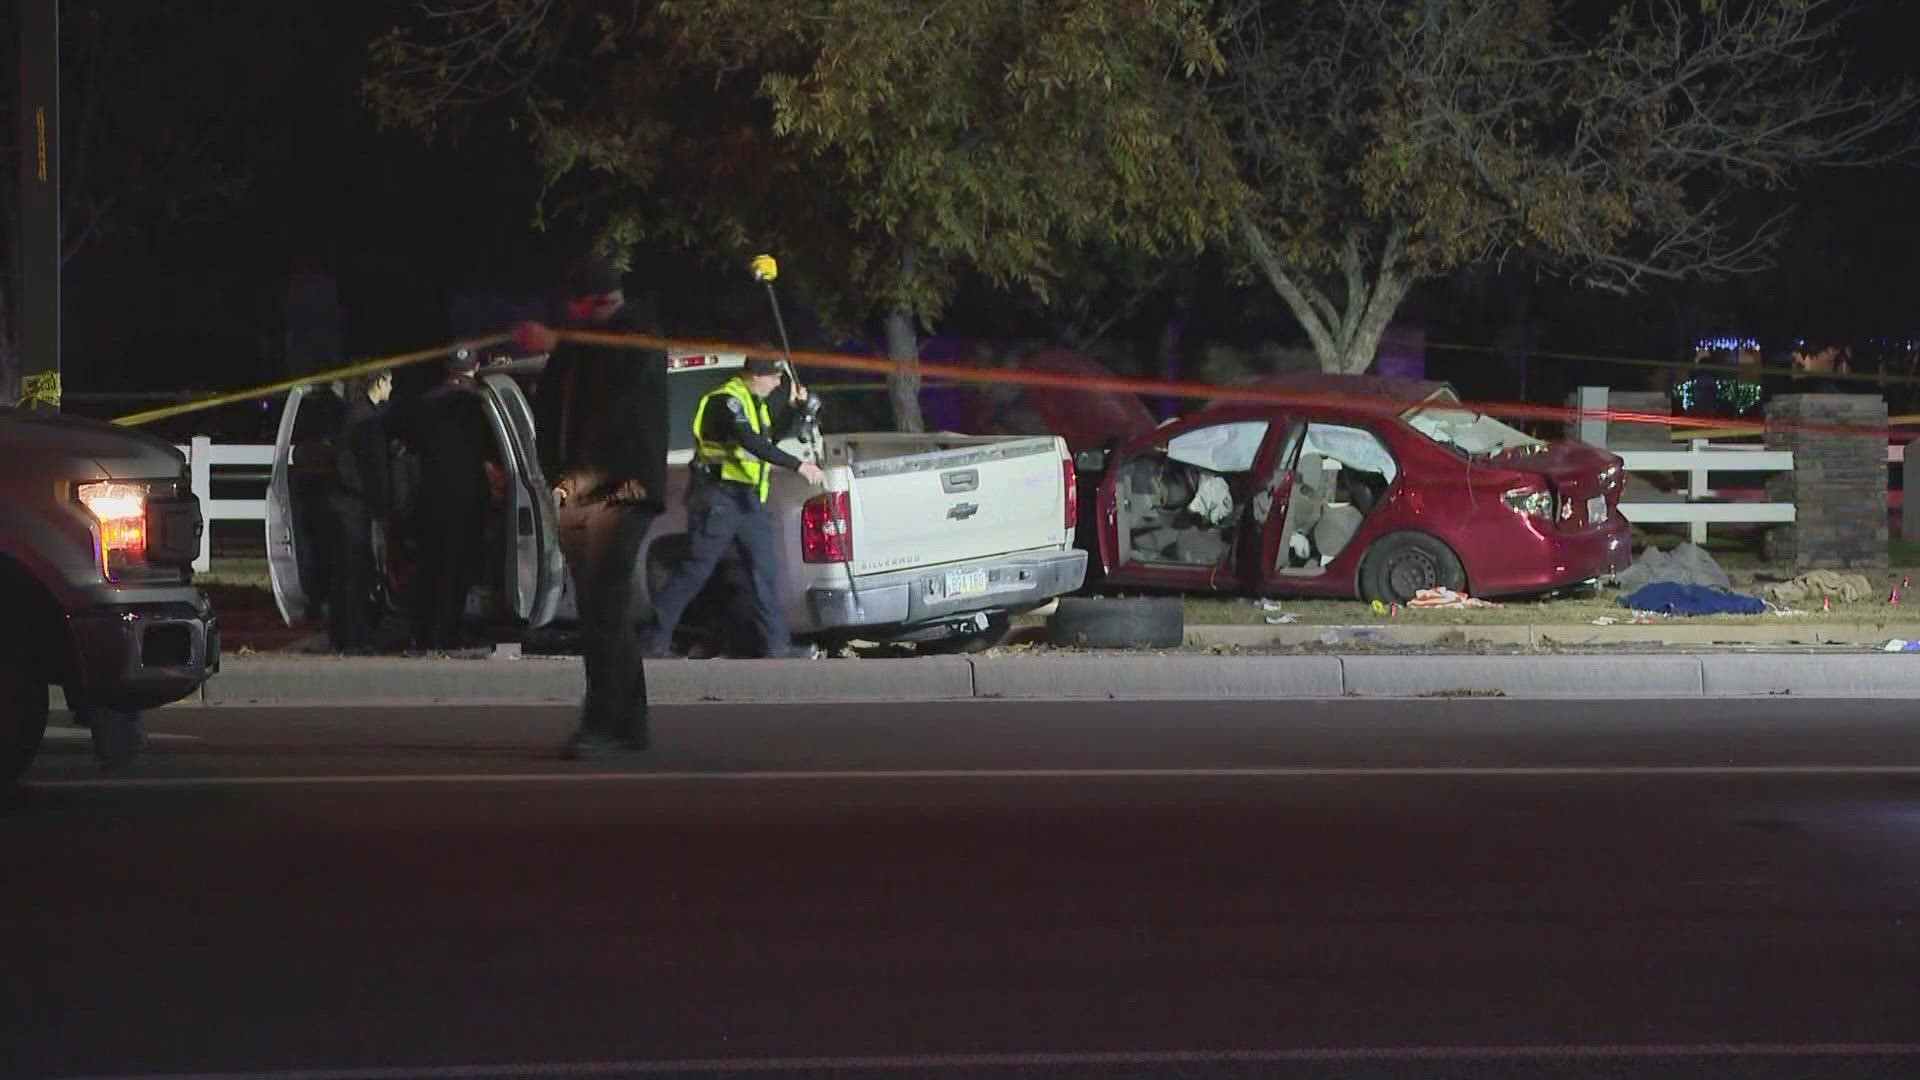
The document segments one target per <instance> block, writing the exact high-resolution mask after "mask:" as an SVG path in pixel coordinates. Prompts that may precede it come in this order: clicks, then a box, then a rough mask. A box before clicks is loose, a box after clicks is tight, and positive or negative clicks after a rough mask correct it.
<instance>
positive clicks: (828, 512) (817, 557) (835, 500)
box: [800, 491, 853, 563]
mask: <svg viewBox="0 0 1920 1080" xmlns="http://www.w3.org/2000/svg"><path fill="white" fill-rule="evenodd" d="M800 557H801V558H802V559H803V560H804V561H806V562H810V563H837V562H852V561H853V504H852V502H851V501H850V500H849V499H848V498H847V493H846V492H844V491H827V492H822V493H821V494H819V495H815V496H814V497H813V498H811V499H808V500H807V501H806V502H805V503H804V504H803V505H802V506H801V507H800Z"/></svg>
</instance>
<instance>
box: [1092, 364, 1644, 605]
mask: <svg viewBox="0 0 1920 1080" xmlns="http://www.w3.org/2000/svg"><path fill="white" fill-rule="evenodd" d="M1255 385H1259V386H1263V387H1271V388H1274V389H1279V390H1286V391H1289V392H1295V393H1302V394H1308V395H1313V396H1315V397H1321V396H1324V397H1326V398H1329V399H1332V398H1336V397H1337V398H1338V399H1340V401H1341V402H1342V403H1329V404H1319V403H1315V404H1312V405H1301V406H1291V405H1247V404H1233V403H1223V404H1220V405H1217V406H1214V407H1211V408H1208V409H1206V410H1204V411H1202V412H1200V413H1197V414H1196V415H1194V416H1191V417H1188V418H1185V419H1181V420H1178V421H1174V422H1170V423H1168V424H1166V425H1164V426H1162V427H1160V428H1158V429H1156V430H1154V431H1151V432H1147V433H1145V434H1140V435H1136V436H1134V437H1132V438H1131V439H1129V440H1127V441H1123V442H1121V443H1120V444H1119V445H1118V446H1117V448H1116V449H1114V450H1113V451H1111V452H1110V453H1109V454H1108V456H1107V459H1106V461H1105V462H1104V465H1105V469H1106V472H1105V475H1104V476H1103V477H1102V478H1101V482H1100V489H1099V499H1098V507H1097V510H1096V513H1095V529H1096V532H1097V540H1098V551H1097V555H1098V560H1099V562H1100V563H1101V564H1102V565H1103V567H1104V569H1105V578H1106V581H1107V582H1108V583H1109V584H1116V585H1133V586H1146V587H1152V588H1166V589H1179V590H1189V591H1191V590H1216V591H1223V592H1251V593H1273V594H1296V595H1309V596H1339V597H1353V596H1359V597H1362V598H1365V599H1370V600H1382V601H1388V602H1398V603H1405V602H1407V601H1408V600H1411V599H1412V598H1413V597H1414V595H1415V594H1416V593H1418V592H1419V591H1420V590H1422V589H1432V588H1441V587H1444V588H1449V589H1453V590H1455V591H1457V592H1462V593H1468V594H1470V595H1473V596H1501V595H1512V594H1523V593H1543V592H1550V591H1553V590H1556V589H1561V588H1566V587H1570V586H1576V585H1580V584H1583V583H1586V582H1589V581H1591V580H1592V579H1594V578H1598V577H1600V576H1602V575H1605V574H1609V573H1614V572H1617V571H1619V570H1622V569H1624V568H1625V567H1626V566H1627V564H1628V562H1629V561H1630V557H1631V548H1630V545H1629V542H1628V524H1627V522H1626V520H1625V519H1624V518H1622V517H1621V516H1620V511H1619V502H1620V492H1621V490H1622V488H1624V487H1625V485H1626V474H1625V471H1624V470H1623V469H1622V467H1621V461H1620V459H1619V458H1618V457H1615V456H1614V455H1612V454H1609V453H1607V452H1606V451H1604V450H1599V449H1596V448H1594V447H1591V446H1587V445H1585V444H1584V443H1577V442H1552V443H1549V442H1542V441H1540V440H1538V439H1535V438H1532V437H1531V436H1529V435H1527V434H1526V433H1524V432H1521V431H1519V430H1517V429H1515V428H1512V427H1509V426H1508V425H1506V424H1503V423H1501V422H1500V421H1498V420H1496V419H1494V418H1493V417H1490V416H1487V415H1484V414H1482V413H1478V412H1475V411H1473V410H1472V409H1469V408H1465V407H1463V406H1462V405H1461V404H1460V401H1459V398H1458V397H1457V396H1456V395H1455V394H1454V392H1453V390H1452V388H1451V387H1449V386H1447V385H1446V384H1444V383H1432V382H1415V381H1411V380H1400V379H1383V378H1377V377H1371V376H1338V375H1317V376H1289V377H1282V378H1277V379H1268V380H1263V381H1261V382H1259V383H1257V384H1255ZM1090 539H1091V538H1090Z"/></svg>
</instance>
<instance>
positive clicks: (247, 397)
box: [114, 334, 508, 427]
mask: <svg viewBox="0 0 1920 1080" xmlns="http://www.w3.org/2000/svg"><path fill="white" fill-rule="evenodd" d="M506 340H508V335H506V334H495V335H493V336H492V337H484V338H475V339H473V340H472V341H456V342H454V343H453V344H451V345H436V346H434V347H433V348H431V349H416V350H414V351H413V352H407V353H400V354H398V355H395V356H383V357H380V358H378V359H375V360H363V361H361V362H360V363H357V364H348V365H347V366H345V367H338V368H334V369H333V370H331V371H322V372H319V373H316V374H313V375H302V376H300V377H299V378H295V379H282V380H280V381H279V382H273V383H266V384H264V385H261V386H249V387H247V388H246V389H244V390H230V391H228V392H226V393H222V394H215V395H213V396H212V397H205V398H201V399H199V400H198V401H189V402H185V403H183V404H180V405H168V406H166V407H165V408H160V409H148V410H147V411H146V412H137V413H133V414H131V415H129V416H122V417H120V418H119V419H117V420H115V421H114V423H116V424H120V425H122V426H124V427H138V426H139V425H141V424H151V423H153V422H154V421H155V420H168V419H171V418H173V417H176V416H186V415H187V414H189V413H197V412H204V411H206V410H208V409H217V408H219V407H220V406H222V405H231V404H233V403H234V402H237V401H251V400H252V399H254V398H261V397H266V396H267V395H269V394H283V393H285V392H287V391H288V390H292V389H294V388H295V387H300V386H314V385H316V384H319V383H329V382H338V381H340V380H341V379H351V378H353V377H354V376H356V375H371V374H373V373H374V372H376V371H391V370H393V369H394V368H401V367H406V366H408V365H410V364H420V363H425V362H426V361H428V360H433V359H436V358H438V357H442V356H450V355H452V354H453V353H455V352H458V351H460V350H461V349H487V348H492V347H493V346H495V345H499V344H501V343H503V342H505V341H506Z"/></svg>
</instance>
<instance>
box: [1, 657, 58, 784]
mask: <svg viewBox="0 0 1920 1080" xmlns="http://www.w3.org/2000/svg"><path fill="white" fill-rule="evenodd" d="M46 733H47V682H46V677H45V676H44V675H41V674H39V673H37V672H35V671H33V670H31V668H29V667H28V666H27V665H24V664H21V663H19V662H18V661H14V660H9V659H7V658H6V657H0V788H5V787H8V786H10V785H12V784H13V783H14V782H15V781H17V780H19V779H20V777H21V776H22V775H23V774H24V773H26V771H27V766H29V765H31V764H33V756H34V755H35V754H37V753H39V752H40V740H41V739H43V738H45V737H46Z"/></svg>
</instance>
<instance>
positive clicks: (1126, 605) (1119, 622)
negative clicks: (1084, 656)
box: [1047, 596, 1187, 649]
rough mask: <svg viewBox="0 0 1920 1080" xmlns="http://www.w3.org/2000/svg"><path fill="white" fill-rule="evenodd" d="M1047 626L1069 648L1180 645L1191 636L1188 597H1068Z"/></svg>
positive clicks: (1051, 635)
mask: <svg viewBox="0 0 1920 1080" xmlns="http://www.w3.org/2000/svg"><path fill="white" fill-rule="evenodd" d="M1047 631H1048V640H1050V641H1051V642H1052V643H1053V644H1054V645H1056V646H1058V647H1060V648H1064V649H1177V648H1179V647H1180V646H1181V645H1184V644H1185V643H1186V640H1187V607H1186V601H1184V600H1182V599H1181V598H1180V597H1178V596H1151V597H1148V596H1130V597H1094V596H1063V597H1061V598H1060V608H1059V610H1058V611H1055V612H1054V614H1053V618H1051V619H1049V620H1047Z"/></svg>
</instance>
